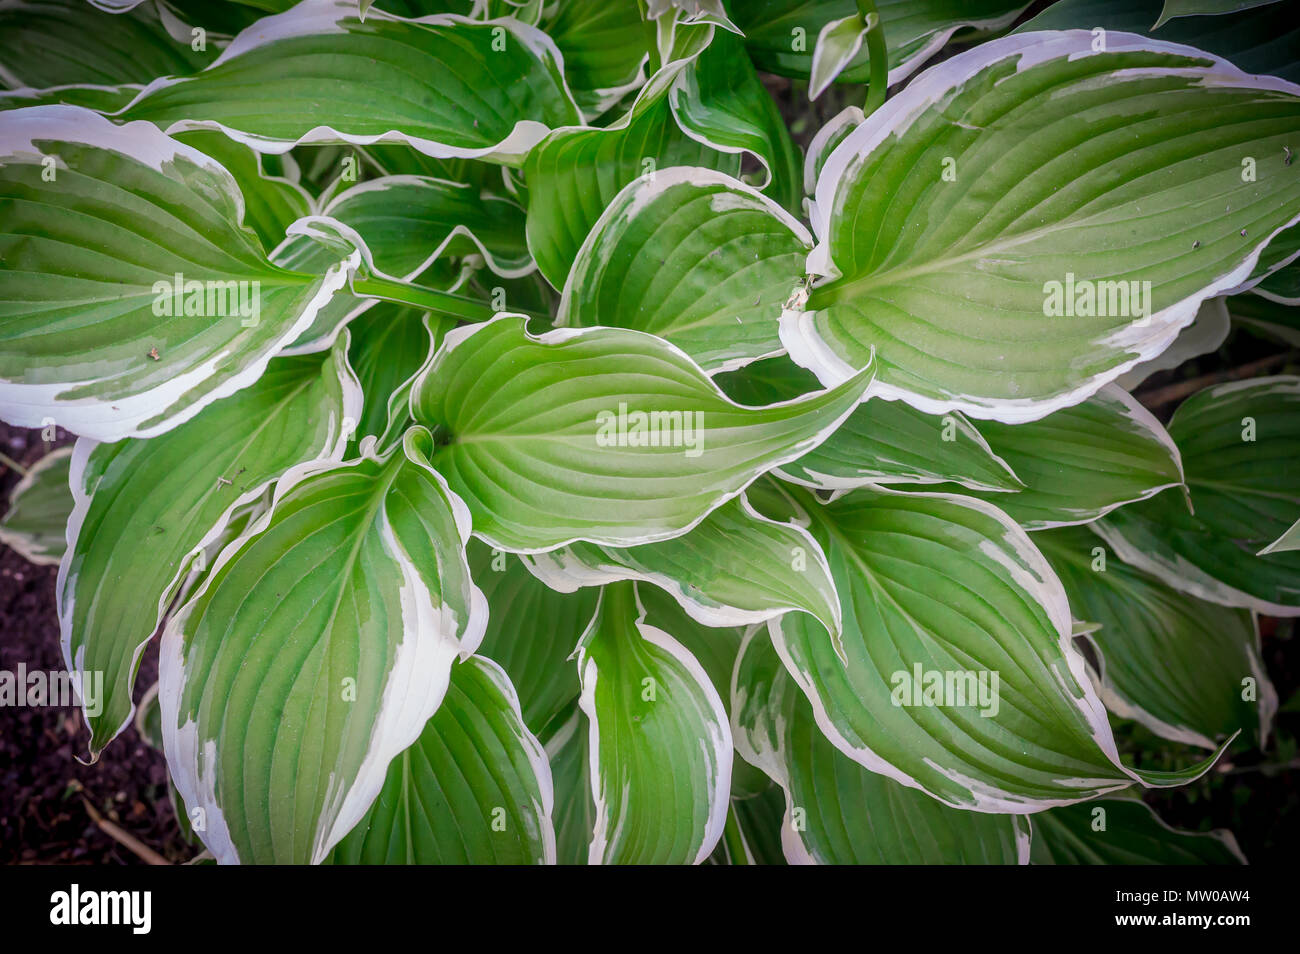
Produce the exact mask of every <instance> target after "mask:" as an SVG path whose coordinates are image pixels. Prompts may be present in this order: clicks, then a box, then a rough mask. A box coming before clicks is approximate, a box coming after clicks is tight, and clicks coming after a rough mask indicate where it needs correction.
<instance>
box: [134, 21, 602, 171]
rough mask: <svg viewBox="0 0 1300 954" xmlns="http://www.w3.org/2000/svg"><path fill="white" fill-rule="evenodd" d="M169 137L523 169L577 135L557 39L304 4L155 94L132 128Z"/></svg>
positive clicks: (139, 105)
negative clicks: (190, 135) (548, 140)
mask: <svg viewBox="0 0 1300 954" xmlns="http://www.w3.org/2000/svg"><path fill="white" fill-rule="evenodd" d="M120 116H121V117H122V118H126V119H144V120H148V121H150V122H153V123H157V124H158V125H160V126H162V127H163V128H164V129H166V130H168V131H169V132H180V131H183V130H188V129H218V130H221V131H222V132H225V133H226V134H227V135H228V136H230V137H231V138H233V139H237V140H239V141H240V142H243V143H245V144H247V145H249V146H252V147H253V148H254V149H257V150H258V151H260V152H271V153H280V152H287V151H288V150H289V149H290V148H292V147H293V146H296V145H298V144H300V143H325V142H350V143H357V144H361V145H366V144H369V143H376V142H398V143H404V144H406V145H409V146H411V147H413V148H415V149H418V150H419V151H421V152H423V153H426V154H428V155H431V156H438V157H450V156H467V157H473V158H482V159H488V160H490V161H494V162H502V163H518V162H520V161H521V159H522V157H523V156H524V155H525V154H526V153H527V152H528V150H529V149H530V148H531V147H532V146H533V145H535V144H536V143H537V142H538V141H539V140H540V139H541V138H542V137H543V136H545V135H546V133H547V131H548V130H549V129H551V128H554V127H556V126H561V125H565V124H569V123H573V122H576V121H578V111H577V107H576V106H574V104H573V99H572V97H571V96H570V94H569V91H568V89H567V88H566V87H565V85H564V78H563V76H562V74H561V72H560V65H559V53H558V51H557V50H556V49H555V45H554V44H553V43H551V41H550V40H549V38H547V36H546V35H545V34H544V33H542V32H541V31H540V30H537V29H535V28H533V27H530V26H527V25H525V24H522V23H520V22H518V21H517V20H513V19H505V20H500V21H493V22H490V23H485V22H476V21H472V20H469V19H467V18H465V17H461V16H455V15H450V14H448V15H435V16H429V17H420V18H416V19H411V20H408V19H404V18H402V17H398V16H394V15H392V14H388V13H384V12H383V11H380V10H372V11H371V12H370V13H369V14H367V16H366V18H365V20H364V21H363V20H362V19H360V13H359V11H358V9H357V5H356V3H355V2H353V0H303V2H302V3H299V4H298V5H297V6H295V7H293V8H292V9H290V10H288V11H286V12H284V13H281V14H278V15H276V16H270V17H264V18H263V19H261V20H259V21H257V23H256V24H255V25H253V26H251V27H249V28H248V29H247V30H245V31H244V32H242V33H240V34H239V36H237V37H236V38H235V40H234V42H232V43H231V44H230V46H228V47H227V48H226V49H225V50H224V51H223V52H222V54H221V56H220V57H218V58H217V60H216V61H215V62H214V63H213V64H212V65H211V66H210V67H208V68H207V69H206V70H204V71H203V72H201V73H198V74H196V75H195V76H192V77H182V78H168V77H164V78H161V79H157V80H155V81H154V82H152V83H150V84H149V86H147V87H146V88H145V89H144V91H143V92H141V94H140V96H139V97H138V98H137V99H136V100H135V101H134V102H133V103H131V104H130V105H129V106H128V107H127V108H126V109H125V110H124V111H123V112H122V113H121V114H120Z"/></svg>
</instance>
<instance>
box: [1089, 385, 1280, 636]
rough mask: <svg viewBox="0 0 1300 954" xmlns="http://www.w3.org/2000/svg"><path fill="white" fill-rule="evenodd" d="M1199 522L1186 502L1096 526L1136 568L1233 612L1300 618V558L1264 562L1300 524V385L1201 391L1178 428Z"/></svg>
mask: <svg viewBox="0 0 1300 954" xmlns="http://www.w3.org/2000/svg"><path fill="white" fill-rule="evenodd" d="M1169 433H1170V435H1171V436H1172V437H1173V439H1174V441H1175V442H1176V443H1177V444H1178V447H1179V449H1180V450H1181V451H1182V456H1183V469H1184V470H1185V471H1186V474H1187V488H1188V492H1189V494H1190V502H1191V506H1192V508H1193V509H1194V515H1193V513H1189V512H1188V508H1187V503H1186V502H1184V501H1183V500H1182V499H1180V498H1179V496H1178V495H1177V494H1161V495H1158V496H1156V497H1155V498H1154V499H1152V500H1149V501H1146V502H1145V503H1142V504H1139V505H1135V506H1132V507H1124V508H1122V509H1120V510H1117V511H1115V512H1114V513H1112V514H1110V515H1109V516H1107V517H1106V518H1105V519H1104V520H1102V521H1100V522H1099V523H1097V524H1096V529H1097V532H1098V533H1100V534H1101V535H1102V537H1103V538H1104V539H1105V540H1106V542H1107V543H1109V544H1110V545H1111V546H1112V547H1114V548H1115V552H1116V553H1118V554H1119V555H1120V557H1121V559H1123V560H1124V561H1125V562H1126V563H1131V564H1133V565H1134V566H1136V567H1138V568H1139V569H1142V570H1145V571H1146V572H1148V573H1151V574H1153V575H1155V576H1157V577H1159V578H1160V579H1161V580H1163V581H1164V582H1165V583H1167V584H1168V585H1170V586H1172V587H1174V588H1175V589H1179V590H1182V591H1183V592H1185V593H1190V594H1192V595H1193V596H1196V597H1199V598H1200V599H1203V600H1209V601H1210V602H1212V603H1219V604H1221V605H1223V606H1240V607H1245V608H1247V609H1253V610H1255V611H1256V612H1260V613H1268V614H1271V615H1273V616H1297V615H1300V554H1297V553H1295V552H1271V553H1269V554H1267V555H1260V551H1261V550H1264V549H1266V548H1268V546H1269V544H1271V543H1273V541H1275V540H1277V539H1278V538H1279V537H1280V536H1281V535H1282V534H1284V533H1286V531H1287V530H1288V529H1289V528H1290V526H1291V525H1292V524H1293V523H1294V522H1295V520H1296V518H1297V514H1300V489H1297V485H1296V480H1295V461H1296V460H1297V459H1300V378H1297V377H1293V376H1278V377H1271V378H1252V379H1250V380H1246V381H1234V382H1231V383H1228V384H1220V385H1216V386H1214V387H1210V388H1206V389H1205V390H1203V391H1199V392H1197V393H1196V394H1194V395H1193V396H1192V397H1190V398H1188V399H1187V400H1186V401H1184V402H1183V404H1181V405H1180V406H1179V408H1178V410H1177V411H1176V412H1175V413H1174V416H1173V419H1172V420H1171V421H1170V422H1169Z"/></svg>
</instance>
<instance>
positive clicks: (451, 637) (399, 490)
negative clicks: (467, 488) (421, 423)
mask: <svg viewBox="0 0 1300 954" xmlns="http://www.w3.org/2000/svg"><path fill="white" fill-rule="evenodd" d="M430 450H431V442H430V440H429V435H428V432H426V431H424V430H423V429H420V428H412V429H411V430H410V431H408V432H407V434H406V437H405V439H404V440H403V443H402V446H401V447H399V448H395V449H394V450H393V451H392V452H391V453H390V454H388V455H387V456H386V457H382V458H381V457H377V456H375V455H373V454H372V453H370V452H369V447H368V446H367V447H364V448H363V451H365V454H364V456H363V457H361V458H359V459H357V460H353V461H348V462H346V463H336V462H313V463H308V464H303V465H300V466H298V467H294V468H292V469H290V470H289V471H288V472H287V473H286V474H285V476H284V477H282V478H281V479H280V481H279V483H278V484H277V486H276V494H275V500H274V503H273V504H272V508H271V510H270V512H269V513H267V514H265V515H263V516H262V517H261V518H259V519H258V521H257V522H256V523H255V524H254V525H253V527H252V528H251V529H250V531H249V532H248V533H247V534H245V535H244V536H243V537H241V538H240V539H238V540H236V541H235V542H234V543H232V544H230V545H229V546H228V547H227V548H226V549H225V550H224V551H223V552H222V554H221V556H220V557H219V559H218V562H217V564H216V566H214V567H213V569H212V571H211V572H210V574H209V575H208V578H207V579H206V580H205V581H204V584H203V586H202V588H201V589H200V590H199V591H198V592H197V593H196V594H195V595H194V596H193V597H192V598H191V599H190V601H189V602H188V603H186V604H185V605H184V606H182V607H181V608H180V609H179V610H178V611H177V612H176V615H175V616H173V617H172V618H171V619H169V620H168V622H167V626H166V628H165V629H164V631H163V637H162V648H161V650H160V665H159V669H160V676H159V679H160V683H161V689H160V693H161V698H162V707H163V731H164V738H165V740H166V746H167V752H168V767H169V769H170V770H171V774H172V778H173V780H174V781H175V782H176V787H177V789H178V790H179V791H180V793H181V797H182V798H183V799H184V800H185V803H186V804H187V805H188V806H190V809H191V810H194V809H202V810H203V813H204V816H205V817H206V829H207V830H206V831H205V832H202V835H203V840H204V844H206V845H207V846H208V848H209V849H210V850H211V851H212V853H213V855H215V856H216V858H217V860H218V861H220V862H223V863H228V862H233V861H247V862H255V863H271V862H274V863H281V864H284V863H298V864H303V863H308V862H311V863H316V862H319V861H321V860H322V859H324V858H325V857H326V855H328V853H329V851H330V849H331V848H333V847H334V846H335V845H336V844H337V843H338V842H339V841H340V840H342V839H343V837H344V836H345V835H346V834H347V833H348V832H349V831H351V830H352V829H353V828H354V827H356V825H357V823H359V822H360V821H361V819H362V818H363V817H364V816H365V814H366V812H367V811H368V810H369V809H370V806H371V804H372V803H373V802H374V800H375V797H376V796H377V795H378V794H379V792H380V789H381V788H382V786H383V783H384V780H385V778H386V777H387V773H388V767H389V764H390V763H391V762H392V760H393V759H394V758H395V757H397V756H398V755H400V754H401V753H402V752H403V751H404V750H406V749H407V748H409V747H410V746H411V745H412V744H413V743H415V742H416V740H417V739H418V738H419V737H420V734H421V732H423V731H424V728H425V724H426V723H427V722H428V720H429V718H430V717H431V716H432V715H433V714H434V712H435V711H436V710H437V708H438V705H439V703H440V702H442V700H443V696H444V694H445V693H446V690H447V685H448V680H449V678H450V669H451V666H452V662H453V660H454V659H455V658H456V656H457V655H458V654H459V655H460V656H461V657H468V656H469V655H470V654H471V653H472V652H473V651H474V649H475V647H476V646H477V645H478V643H479V641H480V639H481V637H482V634H483V627H484V625H485V623H486V619H485V617H486V604H485V603H484V600H483V595H482V593H480V592H479V591H478V589H477V587H475V586H474V584H473V582H472V581H471V579H470V575H469V567H468V566H467V565H466V563H465V554H464V546H465V542H466V541H467V540H468V537H469V519H468V514H467V513H466V512H465V510H464V506H463V505H462V504H461V503H460V502H459V501H458V500H457V499H456V498H455V496H454V495H452V494H451V493H450V491H448V490H447V487H446V484H445V483H444V482H443V481H442V479H441V478H440V477H439V476H438V475H437V474H436V473H435V472H434V471H433V470H432V469H431V468H430V467H429V465H428V452H429V451H430Z"/></svg>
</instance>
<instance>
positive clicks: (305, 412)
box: [55, 340, 361, 754]
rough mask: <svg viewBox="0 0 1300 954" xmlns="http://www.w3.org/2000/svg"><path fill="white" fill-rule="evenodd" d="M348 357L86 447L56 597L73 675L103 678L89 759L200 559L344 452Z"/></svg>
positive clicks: (349, 405)
mask: <svg viewBox="0 0 1300 954" xmlns="http://www.w3.org/2000/svg"><path fill="white" fill-rule="evenodd" d="M346 348H347V344H346V340H345V341H342V342H340V343H339V344H338V345H336V346H335V348H334V349H333V350H332V351H330V352H324V353H322V354H317V355H310V356H307V357H302V358H277V359H275V360H274V361H272V362H271V363H270V365H269V366H268V367H267V370H266V373H265V374H263V375H262V377H261V378H259V379H258V380H257V382H256V383H254V384H253V385H252V386H251V387H248V388H245V389H244V390H242V391H239V392H237V393H236V394H234V395H232V396H231V397H229V398H226V399H225V400H222V401H218V402H216V403H215V404H212V405H211V406H209V407H207V408H205V409H204V410H203V411H202V413H200V414H199V415H198V416H197V417H195V418H194V419H193V420H192V421H187V422H186V423H185V424H183V425H181V426H180V427H177V428H175V429H174V430H171V431H168V432H167V433H166V434H164V435H162V436H161V437H157V438H154V439H152V440H125V441H118V442H116V443H112V444H98V443H96V442H95V441H91V440H87V439H84V438H83V439H82V440H81V441H78V443H77V450H76V453H75V455H74V457H73V461H72V472H71V478H70V479H71V486H72V497H73V501H74V504H75V506H74V508H73V510H72V515H71V517H70V518H69V520H68V541H69V545H68V553H67V555H66V556H65V558H64V560H63V563H62V565H61V566H60V567H59V578H58V583H57V585H56V588H55V592H56V597H57V605H58V611H59V625H60V628H61V630H62V636H63V654H64V659H65V661H66V663H67V665H68V668H69V670H70V671H77V672H84V671H99V672H102V673H103V674H104V677H103V678H104V692H103V700H102V705H101V707H100V711H98V712H93V711H89V710H88V711H87V713H86V723H87V725H88V726H89V727H90V730H91V740H90V749H91V752H92V753H95V754H97V753H98V752H99V751H100V750H101V749H103V747H104V746H105V745H107V744H108V743H109V742H110V741H111V740H112V739H113V738H114V737H116V736H117V734H118V733H119V732H121V731H122V729H123V728H125V727H126V725H127V723H128V722H129V720H130V718H131V713H132V711H133V706H132V703H131V687H132V684H133V683H134V680H135V673H136V669H137V667H138V666H139V660H140V655H141V653H142V652H143V651H144V647H145V644H146V643H147V642H148V641H149V638H150V637H151V636H152V635H153V633H154V630H155V629H156V627H157V626H158V624H159V623H160V622H161V621H162V618H163V614H164V613H165V612H166V611H167V609H168V607H169V606H170V605H171V603H172V599H173V597H175V595H176V593H177V590H178V588H179V587H180V585H181V584H182V582H183V581H184V580H185V578H186V576H187V575H189V574H190V573H191V571H192V569H193V567H192V563H193V561H195V559H196V557H197V556H198V554H199V552H200V551H201V550H203V549H204V548H205V547H207V546H208V545H209V544H210V543H212V542H213V541H214V540H216V539H217V538H218V537H219V536H220V535H221V534H222V532H223V530H224V529H225V527H226V525H227V524H228V522H229V521H230V520H231V518H232V517H233V515H234V513H235V511H236V510H237V509H238V508H239V507H241V506H243V505H245V504H249V503H251V502H253V501H255V500H257V499H259V498H260V497H261V496H262V494H263V492H264V491H265V490H266V488H267V487H268V486H269V484H270V483H271V481H273V480H275V479H276V478H277V477H279V476H280V475H281V474H282V473H284V472H285V471H286V470H288V469H289V468H290V467H292V466H293V465H295V464H298V463H300V462H302V461H308V460H312V459H317V460H328V459H334V460H337V459H338V458H340V457H341V456H342V454H343V448H344V446H345V444H346V442H347V439H348V437H349V429H350V428H351V427H352V425H353V423H354V422H355V421H356V420H357V417H358V416H359V414H360V410H361V407H360V398H361V394H360V391H359V389H358V387H357V383H356V379H355V378H354V377H353V376H352V372H351V371H350V370H349V368H348V367H347V364H346V361H345V360H344V352H345V351H346ZM198 563H199V566H198V568H197V569H198V570H202V569H203V568H204V565H205V564H204V561H203V560H199V561H198Z"/></svg>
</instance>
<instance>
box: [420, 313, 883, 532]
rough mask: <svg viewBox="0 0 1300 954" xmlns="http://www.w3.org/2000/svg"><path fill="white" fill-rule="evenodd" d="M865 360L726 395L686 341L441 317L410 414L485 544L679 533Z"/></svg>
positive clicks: (751, 473)
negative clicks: (827, 382) (772, 395)
mask: <svg viewBox="0 0 1300 954" xmlns="http://www.w3.org/2000/svg"><path fill="white" fill-rule="evenodd" d="M870 376H871V371H870V369H867V370H866V371H864V372H863V373H862V374H860V375H858V376H856V377H854V378H852V379H851V380H850V381H849V382H847V383H846V384H844V385H843V386H841V387H839V388H836V389H834V390H830V391H823V392H819V393H817V394H813V395H809V396H808V397H806V398H803V399H801V400H799V401H793V402H788V403H784V404H778V405H773V406H770V407H762V408H750V407H742V406H741V405H738V404H735V403H733V402H732V401H730V400H728V399H727V398H726V397H725V396H724V395H723V394H722V392H721V391H719V390H718V389H717V387H716V386H715V385H714V384H713V383H712V381H710V380H709V378H708V377H707V376H706V375H705V374H704V372H703V371H701V370H700V368H699V366H698V365H696V364H695V363H694V362H692V361H691V360H690V359H689V358H688V357H687V356H686V355H684V354H682V353H681V352H680V351H678V350H677V349H676V348H674V347H672V346H671V345H669V344H668V343H667V342H664V341H662V340H660V339H658V338H656V337H654V336H652V335H647V334H643V333H641V332H637V331H627V330H624V329H621V328H583V329H570V328H560V329H556V330H554V331H550V332H547V333H545V334H542V335H540V336H536V337H535V336H533V335H531V334H529V333H528V331H527V329H526V328H525V324H524V319H523V318H522V317H520V316H515V315H500V316H498V317H497V318H495V319H493V320H492V321H489V322H485V323H483V324H479V325H473V326H470V327H464V328H457V329H456V330H454V331H452V332H451V333H449V334H448V335H447V337H446V338H445V339H444V341H443V344H442V347H441V348H440V349H439V351H438V353H437V354H435V355H434V357H433V358H432V360H431V361H430V362H429V364H427V365H426V366H425V368H424V370H423V371H422V372H421V375H420V378H419V379H418V380H417V381H416V383H415V386H414V388H413V390H412V392H411V412H412V415H413V416H414V417H415V419H416V420H417V421H418V422H420V423H421V424H424V425H425V426H427V427H429V428H430V429H432V431H433V432H434V439H435V442H436V445H437V449H436V450H435V451H434V454H433V457H432V463H433V466H434V468H435V469H437V470H438V472H439V473H441V474H442V475H443V476H445V477H446V478H447V482H448V484H449V485H450V486H451V488H452V489H453V490H454V491H455V492H456V493H457V494H458V495H459V496H460V497H461V498H462V499H464V500H465V502H466V503H467V504H468V505H469V507H470V511H471V512H472V513H473V514H474V533H475V535H476V536H478V537H479V538H480V539H482V540H485V541H487V542H488V543H490V544H492V545H493V546H495V547H499V548H501V549H504V550H512V551H516V552H520V553H540V552H543V551H545V550H551V549H555V548H557V547H560V546H564V545H567V544H569V543H572V542H574V541H577V540H586V541H589V542H591V543H600V544H605V545H608V546H635V545H638V544H642V543H653V542H656V541H659V540H667V539H670V538H672V537H675V536H680V535H681V534H683V533H685V532H686V531H687V530H689V529H690V528H691V527H693V526H695V525H696V524H698V523H699V522H700V521H701V520H703V519H704V517H705V516H706V515H707V514H708V513H709V512H710V511H712V510H714V509H716V508H717V507H719V506H721V505H722V504H724V503H726V501H728V500H729V499H731V498H732V497H734V496H736V495H737V494H738V493H740V491H742V490H744V488H745V487H746V485H748V484H749V483H750V482H751V481H753V480H754V478H755V477H757V476H758V475H759V474H761V473H763V472H764V471H766V470H769V469H770V468H772V467H774V466H776V465H778V464H781V463H784V462H785V461H787V460H790V459H792V458H795V457H798V456H799V455H800V454H802V453H804V452H806V451H807V450H809V449H810V448H812V447H814V446H816V445H817V443H818V442H820V441H821V440H823V439H824V438H825V437H826V435H827V434H829V433H830V432H831V431H833V430H834V429H835V427H836V426H837V425H838V424H839V423H840V422H841V421H842V420H843V419H844V418H845V417H846V416H847V415H848V414H849V412H850V411H851V410H852V409H853V406H854V405H855V404H856V403H857V402H858V400H859V399H860V398H861V396H862V392H863V391H864V390H865V389H866V387H867V385H868V384H869V383H870V380H871V377H870Z"/></svg>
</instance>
